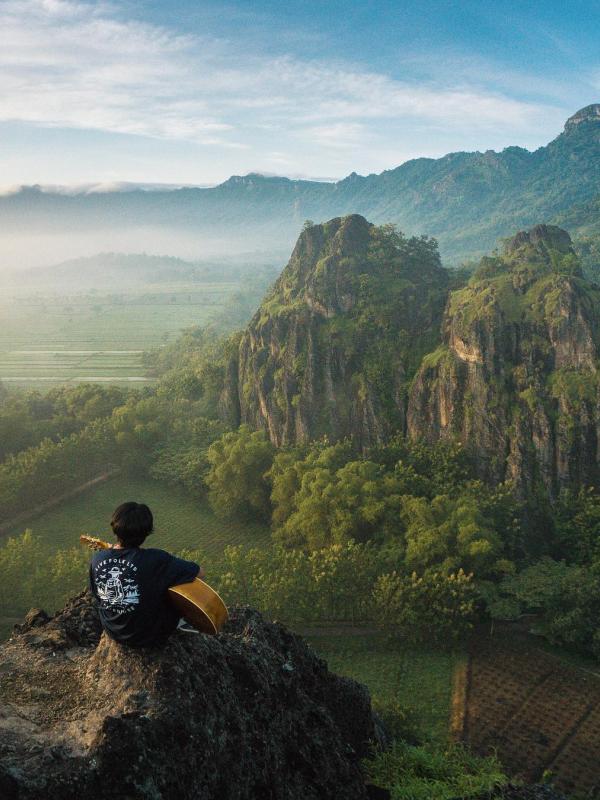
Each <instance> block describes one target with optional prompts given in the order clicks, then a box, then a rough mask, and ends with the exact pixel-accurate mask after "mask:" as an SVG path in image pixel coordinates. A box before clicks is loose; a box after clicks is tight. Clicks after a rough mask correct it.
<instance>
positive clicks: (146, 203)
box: [0, 104, 600, 263]
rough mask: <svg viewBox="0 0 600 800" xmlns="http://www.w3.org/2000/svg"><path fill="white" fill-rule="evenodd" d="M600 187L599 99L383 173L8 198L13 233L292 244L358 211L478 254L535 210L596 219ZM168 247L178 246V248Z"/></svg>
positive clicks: (586, 221) (448, 248)
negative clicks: (519, 130)
mask: <svg viewBox="0 0 600 800" xmlns="http://www.w3.org/2000/svg"><path fill="white" fill-rule="evenodd" d="M599 198H600V104H596V105H590V106H587V107H586V108H584V109H582V110H581V111H578V112H577V113H576V114H574V115H573V116H572V117H571V118H570V119H569V120H567V122H566V125H565V128H564V131H563V132H562V133H561V134H560V135H559V136H558V137H557V138H556V139H554V141H552V142H550V144H548V145H547V146H545V147H541V148H539V149H538V150H536V151H535V152H529V151H528V150H525V149H523V148H520V147H508V148H506V149H505V150H503V151H502V152H501V153H496V152H494V151H492V150H488V151H486V152H484V153H481V152H476V153H451V154H449V155H446V156H444V157H443V158H439V159H432V158H419V159H415V160H413V161H408V162H406V163H404V164H402V165H401V166H399V167H397V168H396V169H392V170H388V171H386V172H383V173H381V174H380V175H368V176H366V177H364V176H360V175H357V174H356V173H352V174H351V175H349V176H348V177H347V178H345V179H344V180H341V181H338V182H337V183H321V182H318V181H308V180H289V179H288V178H274V177H264V176H261V175H257V174H250V175H246V176H244V177H239V176H234V177H232V178H229V180H227V181H225V183H223V184H221V185H220V186H216V187H213V188H182V189H177V190H172V191H140V190H136V191H119V192H106V191H103V192H101V193H94V192H91V193H87V194H79V195H67V194H64V193H63V194H52V193H49V192H44V191H41V190H40V189H39V188H26V189H22V190H21V191H19V192H17V193H15V194H12V195H7V196H4V197H2V198H0V226H1V227H2V230H3V231H4V232H5V233H7V234H8V235H12V236H14V235H15V234H23V235H27V234H28V233H31V232H34V233H50V232H54V231H65V230H66V231H74V232H77V233H79V232H81V231H82V230H83V231H90V232H91V231H98V230H103V231H106V232H107V235H109V233H108V232H114V231H118V230H121V229H123V228H127V227H130V228H132V229H134V228H137V229H139V228H145V229H147V230H148V229H151V230H169V231H172V232H173V236H172V241H173V245H174V246H175V245H176V244H177V234H178V232H179V233H181V232H186V233H188V234H189V233H193V234H194V236H197V237H198V240H200V239H201V238H202V237H212V238H213V239H214V238H215V237H216V238H219V239H220V241H221V243H222V245H223V246H225V248H227V247H228V246H229V247H230V248H232V249H233V248H234V247H235V248H239V246H240V243H244V246H245V247H246V249H253V248H255V247H256V246H260V247H261V248H262V249H267V248H273V249H279V250H280V249H281V248H285V247H289V246H291V244H292V243H293V242H294V241H295V239H296V237H297V235H298V232H299V230H300V228H301V226H302V224H303V222H304V221H305V220H306V219H312V220H315V221H317V222H318V221H322V220H325V219H329V218H331V217H334V216H341V215H346V214H352V213H359V214H362V215H365V216H367V217H368V218H369V219H371V220H373V221H374V222H377V223H383V222H393V223H396V224H397V225H398V226H399V227H400V229H401V230H402V231H403V232H404V233H406V234H421V233H427V234H428V235H430V236H434V237H436V238H437V239H438V241H439V243H440V249H441V254H442V258H443V259H444V261H445V262H446V263H457V262H459V261H461V260H463V259H467V258H473V257H477V256H479V255H481V254H483V253H484V252H487V251H489V250H490V249H492V248H493V247H495V246H496V244H497V241H498V239H499V237H504V236H508V235H509V234H510V233H511V232H512V231H514V230H516V229H518V228H522V227H528V226H531V225H533V224H535V223H538V222H547V223H548V222H558V221H560V220H561V218H562V217H563V216H564V215H568V214H570V213H571V210H572V209H573V208H575V207H577V208H578V209H579V211H578V215H577V216H576V217H575V218H573V225H572V226H571V231H572V233H574V234H577V233H578V231H579V230H580V229H582V230H583V229H586V228H589V226H590V225H591V226H594V225H596V224H597V221H598V202H599ZM171 252H177V251H176V250H175V249H174V250H173V251H171Z"/></svg>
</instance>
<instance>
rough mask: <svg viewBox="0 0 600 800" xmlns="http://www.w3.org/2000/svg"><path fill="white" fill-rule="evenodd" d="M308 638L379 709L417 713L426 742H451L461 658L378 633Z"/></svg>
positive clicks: (331, 664)
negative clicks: (362, 687) (454, 691)
mask: <svg viewBox="0 0 600 800" xmlns="http://www.w3.org/2000/svg"><path fill="white" fill-rule="evenodd" d="M306 638H307V639H308V641H309V642H310V644H311V645H312V647H313V648H314V649H315V650H316V652H317V653H319V655H321V656H322V657H323V658H324V659H325V660H326V661H327V663H328V665H329V668H330V669H331V670H332V671H333V672H337V673H339V674H340V675H346V676H347V677H349V678H354V679H355V680H357V681H359V682H360V683H364V684H365V685H366V686H368V687H369V690H370V692H371V697H372V699H373V702H374V704H375V706H376V707H377V708H379V709H382V710H384V709H390V708H394V707H399V708H401V709H404V710H405V711H410V712H414V714H415V716H416V718H417V719H418V721H419V723H420V729H421V730H422V732H423V733H424V734H425V736H427V737H428V738H431V740H432V741H434V742H436V743H440V744H441V743H444V742H445V741H446V740H447V738H448V724H449V716H450V699H451V691H452V673H453V669H454V665H455V663H456V661H457V659H458V658H460V657H461V656H460V655H457V654H454V653H449V652H443V651H439V650H430V649H425V648H414V647H411V648H410V649H409V648H406V647H403V646H402V645H401V644H400V643H397V642H393V641H390V640H389V639H388V638H387V637H385V636H384V635H383V634H379V633H373V634H365V635H351V634H344V633H343V632H340V633H335V634H331V635H329V634H328V635H326V636H316V635H314V636H310V635H309V636H307V637H306Z"/></svg>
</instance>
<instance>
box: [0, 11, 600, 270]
mask: <svg viewBox="0 0 600 800" xmlns="http://www.w3.org/2000/svg"><path fill="white" fill-rule="evenodd" d="M598 23H600V4H599V3H598V2H581V1H580V0H575V2H573V3H570V4H569V7H568V8H566V7H565V6H564V4H561V3H559V2H557V0H551V2H541V0H536V1H535V2H531V3H528V4H521V6H520V7H519V8H516V7H515V4H514V3H513V2H510V0H501V1H500V2H498V3H494V4H493V6H492V5H491V4H482V3H479V2H477V1H476V0H466V2H461V3H460V4H448V3H447V2H444V1H443V0H424V2H423V3H421V4H419V5H418V7H417V6H415V5H414V4H412V3H409V2H407V1H405V0H402V1H401V2H398V1H397V0H378V2H375V3H371V4H364V3H360V2H357V0H351V2H344V3H342V2H341V1H340V0H332V1H331V2H327V3H322V2H317V0H304V2H300V0H291V2H289V3H286V5H285V12H283V11H282V9H281V5H280V4H279V3H276V2H275V0H258V1H257V2H256V3H253V4H252V6H251V8H250V7H249V4H245V3H241V2H215V1H214V0H208V2H204V3H202V4H198V3H197V2H194V1H193V0H175V2H171V3H167V2H164V0H149V1H148V2H144V3H135V2H133V1H132V0H125V2H118V3H106V2H101V1H97V0H2V2H0V30H2V32H3V35H2V39H3V41H2V47H1V48H0V83H1V86H2V97H3V102H2V104H0V146H1V147H2V152H3V154H4V160H3V174H2V178H1V179H0V183H1V192H0V193H4V194H7V193H11V192H13V191H14V190H15V187H19V186H22V185H41V186H44V187H50V188H54V189H56V187H58V188H59V191H61V192H62V191H66V192H67V193H71V192H73V191H83V192H86V191H89V190H90V187H94V190H96V191H97V190H101V191H105V190H107V189H110V188H116V189H119V188H120V187H122V186H123V185H124V184H125V185H127V184H134V185H136V184H143V185H146V186H154V187H156V186H159V185H161V184H166V185H168V186H170V187H174V186H182V185H183V186H190V185H201V186H206V185H215V184H218V183H220V182H222V181H224V180H226V179H227V178H228V177H229V176H230V175H245V174H248V173H250V172H260V173H262V174H269V175H274V174H276V175H286V176H289V177H309V178H316V179H320V180H337V179H340V178H343V177H345V176H346V175H348V174H350V173H351V172H354V171H356V172H358V173H359V174H369V173H374V172H375V173H377V172H382V171H383V170H385V169H391V168H394V167H396V166H398V165H399V164H401V163H403V162H404V161H406V160H408V159H411V158H415V157H421V156H429V157H439V156H442V155H444V154H446V153H448V152H454V151H458V150H467V151H473V150H488V149H494V150H501V149H503V148H504V147H506V146H509V145H519V146H522V147H526V148H528V149H530V150H533V149H536V148H537V147H539V146H541V145H544V144H546V143H547V142H548V141H550V140H552V139H553V138H554V137H555V136H556V135H557V134H558V133H559V132H560V130H561V129H562V126H563V124H564V121H565V119H567V117H568V116H570V115H571V114H572V113H573V112H574V111H575V110H577V109H578V108H581V107H582V106H585V105H587V104H588V103H591V102H594V101H595V100H596V99H597V97H598V94H599V90H600V57H599V56H598V50H597V37H596V35H595V33H596V31H597V30H598ZM29 233H30V232H29ZM230 248H231V249H232V250H233V251H237V252H241V251H248V250H256V249H261V247H260V241H259V240H258V238H257V241H256V242H249V243H248V242H247V241H240V242H237V241H235V239H234V238H232V237H226V238H225V239H223V238H222V237H219V236H217V237H215V238H214V239H213V240H212V241H209V239H208V238H207V237H206V236H204V237H201V238H198V237H191V238H186V237H185V236H183V237H173V235H172V232H169V231H166V230H165V231H162V232H161V231H156V230H147V229H142V230H140V227H139V226H137V228H136V229H135V231H134V230H132V231H129V233H127V234H126V233H125V232H120V233H119V232H116V231H113V232H110V235H106V234H102V235H100V236H91V235H89V234H88V233H85V232H83V231H80V230H79V229H78V228H77V227H76V226H74V227H73V229H72V230H69V231H63V230H57V231H52V232H49V233H44V234H36V235H35V236H31V235H29V234H28V231H27V230H26V227H24V228H23V230H21V228H20V227H19V228H18V229H15V230H10V229H9V230H6V229H5V231H4V233H3V235H2V240H1V241H0V269H3V270H6V269H15V268H21V267H27V266H33V265H38V264H49V263H52V262H53V261H56V260H61V259H63V258H68V257H74V256H79V255H91V254H93V253H95V252H98V251H102V250H116V249H119V250H126V251H141V250H145V251H148V252H155V253H166V254H172V255H177V256H181V257H185V258H199V257H202V256H203V255H212V254H222V253H226V252H228V250H229V249H230ZM264 249H268V246H267V247H266V248H264Z"/></svg>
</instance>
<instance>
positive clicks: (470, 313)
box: [407, 225, 600, 494]
mask: <svg viewBox="0 0 600 800" xmlns="http://www.w3.org/2000/svg"><path fill="white" fill-rule="evenodd" d="M599 312H600V289H599V288H598V287H597V286H595V285H594V284H591V283H589V282H588V281H586V280H585V279H584V278H583V277H582V274H581V271H580V268H579V265H578V262H577V259H576V257H575V255H574V253H573V250H572V246H571V240H570V238H569V236H568V234H567V233H566V232H565V231H563V230H561V229H560V228H556V227H553V226H545V225H540V226H537V227H535V228H533V229H532V230H531V231H529V232H521V233H518V234H517V235H516V236H515V237H514V238H513V239H511V240H509V241H508V242H507V244H506V246H505V249H504V252H503V254H502V255H501V256H498V257H493V258H486V259H483V261H482V264H481V266H480V268H479V270H478V271H477V273H476V274H475V276H474V277H473V278H472V279H471V281H470V283H469V285H468V286H467V287H465V288H464V289H462V290H459V291H456V292H454V293H452V295H451V297H450V299H449V302H448V306H447V310H446V315H445V319H444V323H443V343H442V345H441V346H440V347H439V348H438V349H437V350H436V351H435V352H433V353H431V354H430V355H428V356H426V358H425V359H424V360H423V364H422V366H421V368H420V370H419V373H418V374H417V376H416V378H415V381H414V384H413V387H412V392H411V396H410V400H409V406H408V412H407V422H408V425H407V429H408V434H409V435H410V436H411V437H413V438H417V437H418V438H422V437H425V438H426V439H428V440H430V441H435V440H437V439H440V438H450V437H457V438H459V439H460V440H462V441H463V442H464V443H465V445H467V447H469V449H470V450H471V452H472V453H473V456H474V458H475V459H476V460H477V463H478V467H479V472H480V474H481V475H482V476H484V477H486V478H489V479H491V480H495V481H497V480H504V479H511V480H513V481H514V482H515V484H516V485H517V486H518V487H520V488H521V490H523V491H524V490H526V489H527V488H531V487H532V486H533V485H534V484H535V483H538V482H539V483H541V484H543V485H544V486H545V487H546V489H547V490H548V492H549V493H550V494H555V493H556V492H557V491H558V490H559V489H560V488H561V487H567V486H577V485H581V484H594V483H596V482H597V481H598V460H599V451H598V443H599V438H598V437H599V432H600V428H599V426H600V413H599V405H598V403H599V399H600V398H599V395H598V380H597V378H598V374H597V363H598V355H599V350H598V347H599V344H600V333H599V326H598V323H599V320H600V313H599Z"/></svg>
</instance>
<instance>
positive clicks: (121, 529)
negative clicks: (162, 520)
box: [110, 500, 154, 547]
mask: <svg viewBox="0 0 600 800" xmlns="http://www.w3.org/2000/svg"><path fill="white" fill-rule="evenodd" d="M110 527H111V528H112V529H113V533H114V534H115V536H116V537H117V539H118V540H119V542H120V543H121V544H123V545H127V546H128V547H139V546H140V545H141V544H142V543H143V541H144V539H145V538H146V536H148V535H149V534H150V533H152V531H153V529H154V519H153V517H152V512H151V511H150V509H149V508H148V506H147V505H145V504H144V503H134V502H133V501H132V500H130V501H129V502H128V503H121V505H120V506H117V508H115V510H114V511H113V515H112V519H111V521H110Z"/></svg>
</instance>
